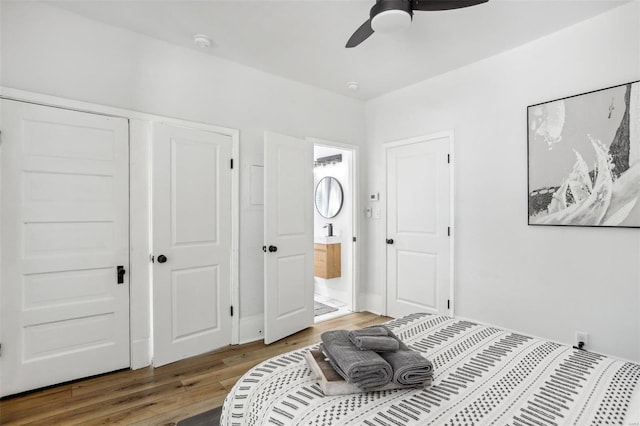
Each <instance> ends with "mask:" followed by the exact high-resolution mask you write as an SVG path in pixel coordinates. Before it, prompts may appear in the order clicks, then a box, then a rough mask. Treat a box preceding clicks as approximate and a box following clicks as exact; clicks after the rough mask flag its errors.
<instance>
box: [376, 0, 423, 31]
mask: <svg viewBox="0 0 640 426" xmlns="http://www.w3.org/2000/svg"><path fill="white" fill-rule="evenodd" d="M370 17H371V28H372V29H373V30H374V31H375V32H381V33H389V32H395V31H399V30H402V29H405V28H406V27H408V26H409V25H410V24H411V20H412V19H413V10H412V8H411V2H410V1H409V0H378V1H377V2H376V4H375V5H373V7H372V8H371V12H370Z"/></svg>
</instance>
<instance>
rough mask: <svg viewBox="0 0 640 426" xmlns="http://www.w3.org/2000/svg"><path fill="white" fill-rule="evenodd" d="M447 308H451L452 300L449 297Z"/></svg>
mask: <svg viewBox="0 0 640 426" xmlns="http://www.w3.org/2000/svg"><path fill="white" fill-rule="evenodd" d="M447 309H451V300H450V299H447Z"/></svg>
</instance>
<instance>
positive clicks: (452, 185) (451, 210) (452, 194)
mask: <svg viewBox="0 0 640 426" xmlns="http://www.w3.org/2000/svg"><path fill="white" fill-rule="evenodd" d="M441 138H448V140H449V155H450V157H449V158H450V160H451V162H450V163H449V182H450V185H449V194H450V195H449V226H450V228H451V236H450V238H451V244H450V245H449V259H450V262H449V300H450V301H451V306H450V308H449V315H450V316H452V317H453V316H454V312H455V299H454V283H455V277H454V271H455V268H454V262H455V256H454V253H455V250H454V247H455V227H454V218H455V214H454V213H455V211H454V206H455V202H454V200H455V180H454V176H455V175H454V173H453V172H454V159H455V157H454V146H455V143H454V132H453V130H447V131H442V132H437V133H430V134H428V135H423V136H415V137H411V138H407V139H399V140H395V141H389V142H384V143H383V144H382V147H383V149H384V159H385V160H384V163H385V184H384V185H385V186H384V190H385V199H386V198H388V194H387V192H388V188H387V183H386V180H387V178H386V175H387V169H386V167H387V166H386V164H387V158H388V155H389V149H390V148H394V147H398V146H402V145H410V144H413V143H418V142H426V141H430V140H435V139H441ZM386 208H387V204H386V202H385V209H386ZM387 217H388V212H387V211H386V210H385V224H384V226H385V228H384V232H385V235H387V233H388V230H387V222H386V218H387ZM386 265H387V257H386V254H385V271H386ZM382 302H383V312H384V315H387V314H388V310H387V284H386V280H385V291H384V295H383V296H382Z"/></svg>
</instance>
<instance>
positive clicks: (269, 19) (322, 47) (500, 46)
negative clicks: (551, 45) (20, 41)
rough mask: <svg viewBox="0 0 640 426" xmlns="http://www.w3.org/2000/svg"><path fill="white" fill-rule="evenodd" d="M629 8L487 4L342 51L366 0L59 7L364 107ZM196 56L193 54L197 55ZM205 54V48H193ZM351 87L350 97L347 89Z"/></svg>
mask: <svg viewBox="0 0 640 426" xmlns="http://www.w3.org/2000/svg"><path fill="white" fill-rule="evenodd" d="M627 1H629V0H489V2H488V3H485V4H483V5H479V6H475V7H471V8H467V9H458V10H452V11H440V12H416V14H415V15H414V19H413V23H412V25H411V27H410V28H409V29H408V30H406V31H405V32H403V33H401V34H395V35H382V34H374V35H373V36H371V37H370V38H369V39H368V40H366V41H365V42H364V43H362V44H361V45H360V46H358V47H356V48H353V49H345V48H344V45H345V43H346V41H347V39H348V38H349V37H350V36H351V34H352V33H353V31H355V29H356V28H358V26H360V24H362V23H363V22H364V21H365V20H366V19H367V18H368V16H369V9H370V8H371V6H372V5H373V4H374V0H333V1H330V0H288V1H282V0H277V1H276V0H254V1H247V0H226V1H222V0H208V1H193V0H182V1H179V0H128V1H113V0H111V1H105V0H75V1H73V0H63V1H48V2H47V3H50V4H54V5H56V6H58V7H61V8H63V9H66V10H69V11H72V12H75V13H78V14H80V15H83V16H85V17H88V18H91V19H95V20H98V21H101V22H104V23H107V24H110V25H114V26H117V27H122V28H126V29H129V30H132V31H135V32H138V33H142V34H146V35H149V36H151V37H154V38H158V39H161V40H164V41H167V42H169V43H173V44H177V45H181V46H185V47H188V48H191V49H198V48H196V47H195V46H194V45H193V41H192V36H193V35H194V34H196V33H204V34H207V35H209V36H210V37H211V38H212V39H213V42H214V45H213V46H212V47H211V48H209V49H206V50H204V52H206V53H208V54H211V55H216V56H219V57H222V58H226V59H229V60H231V61H235V62H238V63H241V64H244V65H248V66H250V67H254V68H258V69H261V70H263V71H266V72H269V73H273V74H277V75H280V76H283V77H286V78H288V79H293V80H298V81H301V82H304V83H307V84H311V85H314V86H318V87H323V88H325V89H328V90H331V91H333V92H337V93H340V94H343V95H346V96H352V97H355V98H358V99H371V98H373V97H376V96H379V95H381V94H384V93H387V92H389V91H392V90H395V89H399V88H401V87H404V86H407V85H410V84H412V83H416V82H419V81H422V80H425V79H427V78H430V77H433V76H435V75H438V74H441V73H444V72H447V71H450V70H453V69H456V68H458V67H460V66H463V65H465V64H469V63H472V62H475V61H478V60H480V59H482V58H485V57H488V56H491V55H495V54H497V53H499V52H503V51H505V50H508V49H511V48H513V47H516V46H518V45H521V44H523V43H526V42H528V41H530V40H534V39H536V38H540V37H542V36H544V35H546V34H549V33H552V32H555V31H557V30H559V29H561V28H564V27H567V26H570V25H573V24H575V23H577V22H580V21H582V20H585V19H588V18H590V17H592V16H595V15H598V14H600V13H602V12H604V11H606V10H608V9H612V8H614V7H617V6H619V5H621V4H622V3H626V2H627ZM199 50H200V49H199ZM201 51H203V50H201ZM349 81H357V82H359V83H360V90H359V91H357V92H352V91H349V90H348V89H347V86H346V83H347V82H349Z"/></svg>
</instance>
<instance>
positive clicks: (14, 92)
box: [0, 86, 241, 369]
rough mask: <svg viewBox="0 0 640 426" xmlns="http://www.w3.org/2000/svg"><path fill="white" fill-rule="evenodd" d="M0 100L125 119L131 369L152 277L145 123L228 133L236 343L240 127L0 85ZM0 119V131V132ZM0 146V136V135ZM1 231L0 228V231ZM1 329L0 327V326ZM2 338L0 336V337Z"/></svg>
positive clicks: (138, 363)
mask: <svg viewBox="0 0 640 426" xmlns="http://www.w3.org/2000/svg"><path fill="white" fill-rule="evenodd" d="M0 98H2V99H7V100H14V101H20V102H27V103H34V104H38V105H42V106H48V107H54V108H63V109H68V110H75V111H79V112H85V113H92V114H100V115H106V116H112V117H119V118H125V119H128V120H129V271H128V272H129V273H130V276H129V279H130V281H129V346H130V360H131V365H130V367H131V369H138V368H143V367H146V366H148V365H150V364H151V359H152V357H153V343H152V336H153V330H152V306H153V305H152V292H153V276H152V267H151V262H150V257H149V256H150V254H151V253H152V247H153V245H152V232H151V230H152V216H151V207H152V204H151V201H152V199H151V196H152V188H151V170H152V167H153V165H152V164H151V146H152V140H151V136H152V134H151V127H152V123H153V122H158V121H162V122H165V123H167V124H171V125H176V126H182V127H191V128H194V129H200V130H205V131H213V132H216V133H220V134H224V135H228V136H230V137H231V139H232V148H231V153H232V157H233V159H234V167H233V169H232V171H231V203H232V204H231V210H232V211H231V220H232V238H231V300H230V303H231V305H232V306H234V308H235V309H234V313H235V315H234V316H233V317H232V330H231V344H237V343H238V341H239V333H240V327H239V326H240V315H239V313H240V306H239V302H240V286H239V242H240V232H239V230H240V186H239V183H240V164H241V163H240V131H239V130H238V129H233V128H228V127H221V126H215V125H212V124H207V123H199V122H193V121H188V120H181V119H176V118H171V117H165V116H161V115H155V114H147V113H143V112H138V111H132V110H128V109H122V108H115V107H109V106H105V105H99V104H94V103H90V102H84V101H77V100H73V99H68V98H62V97H57V96H50V95H45V94H41V93H35V92H29V91H25V90H20V89H14V88H10V87H5V86H0ZM1 124H2V123H0V130H1ZM0 146H1V138H0ZM1 233H2V230H1V229H0V235H1ZM0 330H1V327H0ZM1 339H2V336H1V335H0V341H1Z"/></svg>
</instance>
